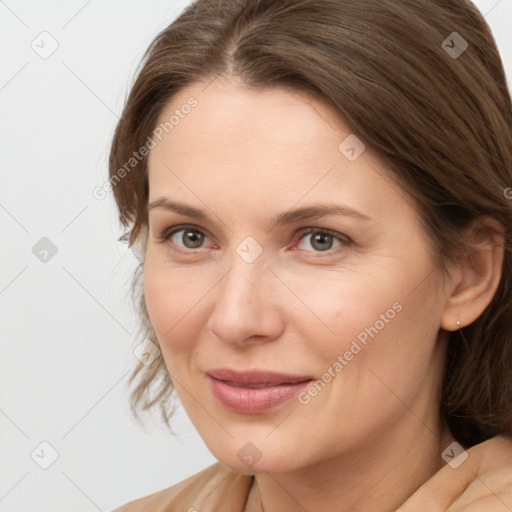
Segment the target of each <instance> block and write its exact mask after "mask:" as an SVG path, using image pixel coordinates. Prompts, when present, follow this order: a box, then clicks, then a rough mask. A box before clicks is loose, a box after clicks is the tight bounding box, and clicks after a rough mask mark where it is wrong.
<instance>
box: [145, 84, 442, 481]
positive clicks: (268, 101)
mask: <svg viewBox="0 0 512 512" xmlns="http://www.w3.org/2000/svg"><path fill="white" fill-rule="evenodd" d="M191 97H193V98H194V100H190V98H191ZM192 104H193V105H194V106H193V108H189V107H186V105H192ZM171 116H174V117H173V119H172V121H171V122H170V123H168V124H167V131H168V133H167V134H166V133H165V130H163V136H161V134H162V130H160V131H158V134H159V135H160V138H161V140H159V139H158V138H154V140H155V142H156V146H155V147H153V149H151V152H150V157H149V204H150V210H149V226H150V230H149V241H148V246H147V252H146V259H145V265H144V290H145V297H146V303H147V309H148V312H149V317H150V320H151V323H152V325H153V327H154V330H155V332H156V335H157V337H158V341H159V343H160V346H161V349H162V355H163V357H164V360H165V363H166V365H167V368H168V370H169V372H170V375H171V377H172V379H173V382H174V384H175V387H176V390H177V393H178V395H179V398H180V400H181V402H182V403H183V405H184V407H185V409H186V411H187V413H188V415H189V417H190V418H191V420H192V422H193V423H194V425H195V427H196V428H197V430H198V432H199V434H200V435H201V436H202V438H203V439H204V441H205V443H206V444H207V446H208V447H209V448H210V450H211V451H212V452H213V454H214V455H215V456H216V457H217V458H218V459H219V460H220V461H222V462H223V463H225V464H226V465H228V466H230V467H232V468H234V469H235V470H237V471H240V472H247V473H256V472H259V471H269V470H272V471H273V472H279V471H290V470H293V469H297V468H301V467H302V468H304V467H307V466H310V465H314V464H318V463H320V462H322V461H326V460H327V459H332V458H333V457H337V456H339V457H342V456H343V455H345V454H347V453H348V452H349V451H352V450H355V449H358V448H361V449H362V448H363V447H366V448H368V447H371V446H373V447H374V443H375V442H376V440H379V442H380V443H381V444H382V446H385V443H386V442H394V441H396V440H397V439H407V435H409V437H411V436H414V438H415V439H418V435H420V436H422V435H425V436H427V437H428V436H429V435H430V433H429V432H428V430H433V429H435V428H436V427H437V421H438V420H437V418H438V406H439V390H440V380H441V375H442V362H443V357H444V353H443V345H442V344H441V343H440V342H439V340H438V333H439V329H440V323H441V315H442V311H443V307H444V304H445V301H446V295H445V293H444V291H443V286H436V283H437V284H439V283H440V282H441V281H439V273H438V272H437V270H436V269H435V266H434V262H433V261H432V258H431V257H430V255H429V252H428V244H427V241H426V239H425V237H424V234H423V232H422V229H421V227H420V224H419V221H418V217H417V213H416V210H415V207H414V203H413V202H412V200H411V199H410V197H408V196H407V195H406V194H405V192H404V191H403V190H402V189H400V188H399V187H398V186H397V185H396V184H395V183H394V182H393V181H392V180H391V179H390V177H389V175H388V174H387V171H386V169H385V168H384V166H383V165H382V164H381V163H379V162H378V161H377V159H376V158H375V157H374V156H372V154H371V151H370V149H369V148H366V149H364V146H362V144H361V142H360V141H359V140H358V139H357V138H355V136H354V135H352V134H351V131H350V128H349V127H348V126H346V125H344V124H342V123H341V122H340V121H339V120H337V119H336V118H335V117H334V115H333V113H332V111H331V110H330V109H329V107H328V106H327V105H326V104H324V103H323V102H320V101H318V100H315V99H313V98H310V97H306V96H305V95H299V94H298V93H295V92H290V91H287V90H284V89H266V90H258V91H254V90H247V89H244V88H243V87H242V86H240V85H236V84H234V83H228V82H221V81H220V80H215V81H213V82H212V83H211V84H210V85H208V86H207V84H206V83H202V84H196V85H194V86H190V87H188V88H186V89H184V90H182V91H181V92H180V93H179V94H177V95H176V96H175V97H173V98H172V101H171V102H170V103H169V104H168V105H167V107H166V108H165V109H164V111H163V112H162V113H161V116H160V118H159V123H165V122H166V121H169V119H170V118H171ZM171 125H172V126H171ZM170 126H171V128H172V129H170V128H169V127H170ZM165 201H167V202H168V203H180V204H181V205H183V209H182V211H181V212H178V211H175V210H173V209H171V208H170V207H169V208H167V207H165ZM151 205H152V207H151ZM185 206H186V207H188V208H190V209H192V208H193V209H194V211H200V212H201V216H200V217H196V216H195V215H192V212H186V211H185ZM327 206H329V207H333V206H336V207H338V208H339V210H338V211H337V212H336V211H333V212H331V213H329V214H325V215H314V216H310V215H308V214H309V213H311V212H312V211H313V209H314V210H315V211H316V209H317V208H318V209H322V208H325V207H327ZM298 212H301V213H298ZM278 219H280V222H276V221H277V220H278ZM173 230H175V232H174V233H173V234H170V232H171V231H173ZM169 234H170V236H169V237H168V238H167V240H165V239H164V238H163V237H164V236H165V235H169ZM221 369H224V370H228V371H229V370H233V371H236V372H239V373H238V374H234V375H229V374H228V373H222V372H219V370H221ZM210 372H212V373H213V374H214V375H215V376H216V377H217V379H214V378H213V377H212V376H210ZM216 372H218V373H216ZM244 372H277V373H279V374H281V375H278V376H273V377H272V376H271V377H268V376H263V375H257V374H254V375H252V378H253V380H250V379H249V380H244V375H242V374H243V373H244ZM283 374H284V375H283ZM291 376H293V377H297V379H293V378H292V377H291ZM245 377H247V376H245ZM306 379H309V382H304V381H305V380H306ZM301 380H302V381H303V382H302V383H300V382H299V383H297V381H301ZM222 381H225V382H222ZM226 381H228V382H226ZM292 381H295V383H294V384H292V383H291V382H292ZM287 384H288V385H287ZM248 388H250V389H248Z"/></svg>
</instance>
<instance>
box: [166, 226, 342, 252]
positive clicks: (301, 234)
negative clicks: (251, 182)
mask: <svg viewBox="0 0 512 512" xmlns="http://www.w3.org/2000/svg"><path fill="white" fill-rule="evenodd" d="M184 230H189V231H193V232H198V233H201V234H203V235H205V236H207V235H206V233H204V232H203V231H202V230H201V229H199V228H197V227H196V226H193V225H190V224H181V225H178V226H172V227H170V228H168V229H167V230H166V231H164V233H163V234H162V235H161V236H159V237H158V243H161V244H163V243H165V242H167V241H168V240H169V239H170V238H171V237H172V236H173V235H175V234H176V233H179V232H180V231H184ZM312 233H321V234H324V235H330V236H332V237H333V238H335V239H337V240H338V241H339V242H340V243H342V244H343V247H336V248H334V249H328V250H326V251H307V250H306V249H297V250H302V251H306V252H313V253H315V254H316V255H317V256H315V257H322V256H323V255H324V254H325V255H326V256H332V255H333V254H335V253H337V252H339V251H340V250H345V249H346V248H347V247H350V246H351V245H352V240H351V239H350V238H349V237H348V236H346V235H343V234H341V233H337V232H336V231H332V230H330V229H325V228H318V227H308V228H304V229H301V230H299V231H298V232H297V233H296V235H295V236H294V239H296V240H301V239H302V238H304V237H305V236H307V235H310V234H312ZM201 249H202V248H198V249H196V250H194V249H187V248H185V249H179V250H180V251H181V252H187V253H189V254H195V253H197V252H199V251H200V250H201Z"/></svg>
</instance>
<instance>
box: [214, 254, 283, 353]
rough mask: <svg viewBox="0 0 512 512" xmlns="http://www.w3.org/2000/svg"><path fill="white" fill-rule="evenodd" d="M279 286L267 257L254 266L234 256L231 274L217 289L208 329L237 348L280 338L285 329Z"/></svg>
mask: <svg viewBox="0 0 512 512" xmlns="http://www.w3.org/2000/svg"><path fill="white" fill-rule="evenodd" d="M280 285H281V287H282V283H280V281H279V279H278V278H277V277H276V276H275V274H274V273H273V271H271V270H270V269H269V268H268V267H267V265H266V263H265V260H264V254H262V255H260V257H259V258H258V259H257V260H256V261H254V262H252V263H247V262H246V261H244V260H243V259H242V258H241V257H239V256H238V255H237V254H234V256H233V260H232V264H231V268H230V270H229V271H228V272H227V274H226V275H225V276H224V278H223V279H221V281H220V282H219V283H218V285H217V286H216V287H215V291H216V293H215V294H214V297H215V305H214V307H213V310H212V314H211V316H210V318H209V320H208V324H207V325H208V327H209V329H210V330H211V331H212V332H213V333H214V334H215V335H216V336H218V337H219V338H220V339H221V340H223V341H224V342H226V343H232V344H236V345H238V346H247V345H249V344H250V345H252V344H260V343H267V342H269V341H271V340H274V339H276V338H278V337H279V336H280V334H281V333H282V330H283V327H284V319H283V317H282V310H283V308H282V306H283V300H285V298H284V297H281V298H278V297H279V295H280V293H279V288H280ZM212 291H213V290H212Z"/></svg>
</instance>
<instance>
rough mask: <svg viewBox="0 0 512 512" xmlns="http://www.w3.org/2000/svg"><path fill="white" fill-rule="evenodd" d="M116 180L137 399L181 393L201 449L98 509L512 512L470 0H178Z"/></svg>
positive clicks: (511, 459)
mask: <svg viewBox="0 0 512 512" xmlns="http://www.w3.org/2000/svg"><path fill="white" fill-rule="evenodd" d="M110 183H111V185H112V190H113V193H114V196H115V200H116V202H117V206H118V208H119V214H120V220H121V222H122V224H123V226H125V227H129V233H127V235H126V236H127V237H129V242H130V244H131V245H132V247H133V248H134V250H135V251H136V253H137V254H138V255H139V257H140V258H141V265H140V267H139V269H138V272H137V274H136V275H135V280H134V285H135V290H136V292H137V294H138V297H139V299H140V310H141V318H142V330H141V334H142V335H143V337H144V338H146V339H147V340H149V342H148V343H149V344H148V348H147V350H145V352H144V353H145V354H146V359H147V360H146V361H144V363H143V364H141V365H139V367H137V368H136V370H135V372H134V374H133V375H132V381H134V380H135V379H136V378H137V377H138V383H137V386H136V387H135V388H134V390H133V409H134V411H136V410H137V408H138V407H141V408H142V409H143V410H144V409H149V408H151V407H153V406H155V405H159V406H160V408H161V411H162V415H163V417H164V419H165V420H166V421H167V422H168V420H169V417H170V413H171V412H172V410H171V400H170V399H171V396H170V394H171V392H173V390H175V391H176V393H177V395H178V397H179V399H180V400H181V402H182V404H183V406H184V408H185V410H186V411H187V414H188V415H189V417H190V419H191V421H192V422H193V424H194V425H195V427H196V428H197V430H198V432H199V434H200V435H201V436H202V438H203V439H204V441H205V443H206V444H207V446H208V448H209V449H210V450H211V452H212V453H213V454H214V455H215V457H216V458H217V459H218V460H219V462H218V463H216V464H214V465H212V466H210V467H208V468H206V469H205V470H203V471H202V472H200V473H198V474H197V475H194V476H192V477H190V478H188V479H186V480H184V481H183V482H181V483H179V484H177V485H175V486H172V487H170V488H168V489H164V490H162V491H159V492H157V493H154V494H152V495H150V496H146V497H143V498H140V499H138V500H135V501H132V502H130V503H128V504H126V505H124V506H122V507H121V508H119V509H117V512H121V511H122V512H128V511H157V510H162V511H163V510H166V511H167V510H169V511H171V510H172V511H175V510H189V511H194V510H197V511H201V512H205V511H228V512H235V511H236V512H238V511H242V510H244V511H246V512H247V511H248V512H257V511H265V512H269V511H285V512H286V511H296V510H308V511H316V510H325V509H329V510H336V511H351V512H354V511H379V512H386V511H395V510H399V511H400V512H404V511H416V512H426V511H428V512H436V511H445V510H458V511H459V510H460V511H466V512H470V511H474V510H478V511H484V510H485V511H495V512H497V511H502V510H511V509H512V476H511V475H512V471H511V470H512V441H511V439H512V334H511V333H512V331H511V329H510V327H511V325H512V300H511V291H512V285H511V283H512V281H511V280H512V254H511V242H512V238H511V230H512V201H511V196H512V194H511V192H512V189H511V188H510V187H511V186H512V108H511V100H510V95H509V91H508V89H507V85H506V80H505V75H504V71H503V67H502V63H501V60H500V57H499V54H498V51H497V49H496V45H495V42H494V40H493V38H492V35H491V33H490V30H489V27H488V26H487V24H486V23H485V21H484V19H483V18H482V16H481V14H480V13H479V12H478V11H477V9H476V8H475V7H474V6H473V5H472V4H471V3H470V2H469V1H466V0H449V1H447V0H400V1H397V0H379V1H374V0H281V1H279V2H277V1H275V0H272V1H271V0H214V1H212V0H199V1H197V2H194V3H193V4H192V5H191V6H189V7H188V8H187V9H186V10H185V11H184V12H183V14H182V15H181V16H180V17H179V18H178V19H177V20H176V21H174V22H173V23H172V24H171V25H170V26H169V27H167V28H166V29H165V30H163V31H162V33H161V34H159V35H158V37H157V38H156V39H155V41H154V42H153V43H152V45H151V46H150V48H149V49H148V51H147V53H146V55H145V57H144V62H143V65H142V67H141V70H140V72H139V75H138V77H137V79H136V81H135V83H134V85H133V88H132V90H131V92H130V95H129V97H128V100H127V103H126V105H125V108H124V112H123V115H122V117H121V119H120V122H119V124H118V126H117V129H116V133H115V136H114V140H113V144H112V150H111V156H110ZM157 347H158V348H157ZM159 351H161V356H159ZM155 383H157V384H158V385H159V387H158V388H157V391H156V392H155V391H154V384H155ZM150 384H153V386H152V388H153V391H150ZM369 491H370V492H369Z"/></svg>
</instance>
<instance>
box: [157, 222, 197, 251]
mask: <svg viewBox="0 0 512 512" xmlns="http://www.w3.org/2000/svg"><path fill="white" fill-rule="evenodd" d="M178 233H182V234H181V235H180V236H177V237H176V238H175V240H171V239H172V238H174V236H175V235H177V234H178ZM205 238H207V237H206V235H205V234H204V233H203V232H202V231H201V230H199V229H197V228H195V227H193V226H174V227H172V228H169V229H168V230H167V231H165V232H164V234H163V235H162V236H160V237H159V241H160V243H163V242H166V241H167V240H171V241H172V242H173V243H175V244H177V241H180V242H181V243H182V244H183V247H184V248H185V249H200V248H201V244H202V243H203V242H204V240H205ZM178 245H179V244H178Z"/></svg>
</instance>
